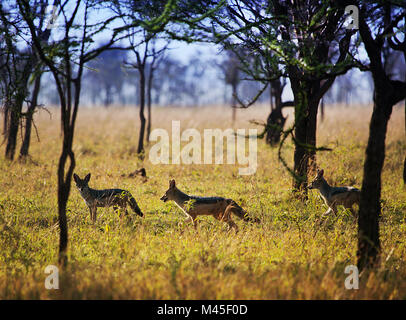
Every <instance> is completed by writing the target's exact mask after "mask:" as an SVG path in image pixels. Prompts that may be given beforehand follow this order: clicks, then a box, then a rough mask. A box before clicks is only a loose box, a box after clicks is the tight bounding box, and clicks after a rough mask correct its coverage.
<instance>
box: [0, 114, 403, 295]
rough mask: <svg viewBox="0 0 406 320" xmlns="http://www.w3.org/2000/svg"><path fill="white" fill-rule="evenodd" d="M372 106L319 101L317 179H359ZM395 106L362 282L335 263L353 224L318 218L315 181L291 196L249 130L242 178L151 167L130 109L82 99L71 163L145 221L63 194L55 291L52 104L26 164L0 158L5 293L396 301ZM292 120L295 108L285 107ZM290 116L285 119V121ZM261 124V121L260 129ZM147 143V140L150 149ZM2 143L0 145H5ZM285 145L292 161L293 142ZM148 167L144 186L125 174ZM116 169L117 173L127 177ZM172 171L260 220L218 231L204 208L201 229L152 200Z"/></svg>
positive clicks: (56, 138)
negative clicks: (48, 284) (253, 154)
mask: <svg viewBox="0 0 406 320" xmlns="http://www.w3.org/2000/svg"><path fill="white" fill-rule="evenodd" d="M371 109H372V108H371V107H367V108H361V107H356V106H352V107H350V108H345V107H336V108H327V111H326V119H325V120H324V121H323V122H319V125H318V144H319V145H325V146H329V147H332V148H333V151H332V152H322V153H320V154H319V155H318V162H319V165H320V167H322V168H324V169H325V175H326V177H327V180H328V181H329V182H330V183H332V184H337V185H354V186H358V187H360V186H361V182H362V174H363V159H364V152H365V146H366V141H367V138H368V126H369V119H370V115H371ZM268 112H269V107H267V106H256V107H251V108H249V109H247V110H238V121H237V123H236V124H235V126H234V127H235V128H256V126H255V125H253V124H250V123H248V120H250V119H256V120H264V119H266V116H267V114H268ZM403 112H404V111H403V108H400V107H396V108H395V109H394V112H393V115H392V118H391V121H390V123H389V129H388V134H387V148H386V160H385V166H384V170H383V183H382V207H383V210H382V211H383V217H382V221H381V224H380V228H381V241H382V259H381V264H380V266H379V268H378V269H377V270H375V271H374V272H370V273H368V274H363V275H362V276H361V278H360V289H359V290H346V289H345V287H344V280H345V278H346V277H347V276H348V275H346V274H345V273H344V268H345V266H347V265H350V264H355V263H356V258H355V255H356V244H357V240H356V239H357V226H356V221H355V220H354V219H353V218H352V217H349V216H348V215H346V212H340V214H339V215H338V216H336V217H332V218H331V219H330V220H328V221H327V223H326V224H325V225H324V226H322V227H319V226H318V221H319V218H320V215H321V214H322V213H323V212H324V211H325V210H326V208H325V207H324V205H323V203H322V201H321V199H320V197H319V196H318V194H317V192H311V193H310V197H309V200H308V202H307V203H301V202H300V201H297V200H296V199H294V198H293V196H292V194H291V192H290V187H291V182H292V178H291V177H290V176H289V174H288V173H287V171H286V170H285V169H284V168H283V166H282V164H281V163H280V162H279V161H278V158H277V149H271V148H269V147H268V146H266V145H265V143H264V141H262V140H259V141H258V169H257V172H256V174H255V175H252V176H239V175H238V167H240V165H238V164H236V165H226V164H225V165H204V164H202V165H152V164H151V163H150V162H149V161H148V156H147V157H146V158H145V160H144V161H141V160H139V159H137V157H136V147H137V141H138V139H137V135H138V128H139V121H138V110H135V109H133V108H119V109H107V110H106V109H101V108H93V109H86V108H82V109H80V111H79V114H78V121H77V127H76V133H75V139H74V151H75V154H76V160H77V166H76V170H75V171H76V172H77V173H78V174H79V175H81V176H83V175H84V174H86V173H88V172H91V173H92V178H91V180H90V186H92V187H94V188H99V189H101V188H112V187H120V188H125V189H128V190H129V191H131V193H132V194H133V195H134V197H135V198H136V200H137V201H138V203H139V205H140V207H141V209H142V210H143V212H144V213H145V219H140V218H138V217H135V216H134V217H132V218H131V219H128V220H126V219H123V220H121V219H120V218H119V217H118V216H116V214H115V213H114V212H113V210H112V209H102V208H101V209H99V210H98V212H99V214H98V220H97V222H96V224H92V223H91V222H90V218H89V214H88V209H87V207H86V205H85V203H84V201H83V200H82V199H81V198H80V195H79V193H78V191H77V190H76V188H75V187H74V186H72V189H71V195H70V199H69V203H68V213H67V216H68V227H69V261H70V263H69V265H68V267H67V268H66V269H65V270H61V272H60V273H61V274H60V276H61V277H60V289H59V290H47V289H45V287H44V280H45V277H46V276H47V275H46V274H45V272H44V269H45V267H46V266H47V265H50V264H57V249H58V226H57V224H56V223H57V194H56V192H57V190H56V168H57V163H58V158H59V154H60V151H61V136H60V127H59V124H60V122H59V112H58V110H57V109H52V110H51V113H52V118H50V117H49V115H48V114H47V113H46V112H40V113H39V114H37V115H36V123H37V126H38V128H39V135H40V138H41V141H40V142H38V141H36V140H35V138H34V139H33V141H32V146H31V150H30V151H31V154H32V160H33V161H32V162H29V163H26V164H23V163H19V162H12V163H10V162H8V161H5V160H4V157H1V159H0V177H1V180H0V190H1V191H0V247H1V251H0V298H1V299H15V298H17V299H20V298H21V299H110V298H112V299H405V298H406V262H405V257H406V255H405V254H406V246H405V236H406V222H405V217H406V194H405V189H404V186H403V182H402V179H401V176H402V169H403V168H402V164H403V159H404V154H405V150H406V144H405V128H404V113H403ZM288 113H289V121H291V120H292V119H293V115H292V112H291V111H289V112H288ZM230 118H231V110H230V109H229V108H225V107H216V106H214V107H207V108H196V109H192V108H190V109H185V108H154V109H153V127H154V128H165V129H170V125H171V120H172V119H174V120H180V121H181V128H182V130H184V129H186V128H197V129H198V130H203V129H204V128H222V129H224V128H229V127H232V123H231V121H230ZM289 121H288V122H289ZM257 128H258V127H257ZM259 130H261V128H259ZM149 147H150V146H148V147H147V155H148V150H149ZM3 149H4V147H3V148H2V150H3ZM283 154H284V156H285V157H286V159H287V160H288V163H289V164H290V165H291V164H292V157H293V146H292V144H291V143H290V142H289V143H287V145H286V146H285V148H284V151H283ZM140 167H145V168H146V171H147V175H148V177H149V179H148V181H147V182H146V183H143V182H142V181H141V179H139V178H128V177H125V175H128V174H129V173H130V172H133V171H134V170H135V169H137V168H140ZM123 176H124V177H123ZM170 178H175V179H176V181H177V184H178V187H179V188H180V189H181V190H183V191H185V192H188V193H191V194H196V195H202V196H203V195H205V196H212V195H219V196H226V197H230V198H233V199H234V200H236V201H237V202H239V203H240V204H241V205H242V206H243V207H244V208H245V209H247V210H248V211H249V212H250V214H251V215H252V216H256V217H259V218H261V220H262V223H261V224H259V225H245V224H244V223H243V222H241V221H238V219H235V220H236V222H237V224H238V225H239V227H240V232H239V233H238V234H236V235H235V234H234V233H232V232H228V231H227V227H226V225H225V224H222V223H220V222H218V221H215V220H214V219H213V218H211V217H203V218H201V223H200V225H199V228H198V230H197V231H195V230H194V229H193V228H192V227H191V226H190V225H185V224H184V223H183V220H184V216H183V214H182V213H181V212H180V210H179V209H178V208H177V207H176V206H175V205H174V204H173V203H163V202H161V201H160V200H159V198H160V196H161V195H162V194H163V193H164V191H165V190H166V189H167V186H168V180H169V179H170Z"/></svg>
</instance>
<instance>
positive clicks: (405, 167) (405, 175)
mask: <svg viewBox="0 0 406 320" xmlns="http://www.w3.org/2000/svg"><path fill="white" fill-rule="evenodd" d="M405 58H406V56H405ZM405 134H406V99H405ZM403 183H404V184H405V185H406V157H405V161H404V162H403Z"/></svg>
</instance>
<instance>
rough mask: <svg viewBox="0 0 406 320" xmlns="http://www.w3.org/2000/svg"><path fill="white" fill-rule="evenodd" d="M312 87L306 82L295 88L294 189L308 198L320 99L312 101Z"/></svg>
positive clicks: (314, 156)
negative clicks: (308, 179)
mask: <svg viewBox="0 0 406 320" xmlns="http://www.w3.org/2000/svg"><path fill="white" fill-rule="evenodd" d="M310 88H311V86H309V84H308V83H305V81H300V82H296V83H295V84H294V85H293V86H292V89H293V94H294V97H295V151H294V156H293V159H294V167H293V170H294V173H295V175H296V177H295V178H294V180H293V189H294V190H296V191H299V192H300V193H302V195H303V197H304V199H306V198H307V175H308V172H309V160H310V166H311V167H312V168H313V167H314V166H315V161H316V151H315V148H316V130H317V110H318V106H319V100H318V99H314V98H313V99H312V96H311V90H310Z"/></svg>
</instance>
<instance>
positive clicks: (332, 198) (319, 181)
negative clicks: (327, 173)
mask: <svg viewBox="0 0 406 320" xmlns="http://www.w3.org/2000/svg"><path fill="white" fill-rule="evenodd" d="M323 174H324V170H317V174H316V177H315V178H314V180H313V181H312V182H311V183H310V184H309V186H308V189H319V190H320V194H321V196H322V198H323V200H324V202H325V204H326V205H327V206H328V210H327V211H326V212H325V213H324V214H323V216H326V215H328V214H330V213H331V212H334V213H337V206H339V205H342V206H344V208H346V209H350V211H351V213H352V214H354V215H355V212H354V210H353V208H352V206H353V205H354V204H358V205H359V201H360V196H361V191H360V190H359V189H357V188H353V187H331V186H330V185H329V184H328V183H327V181H326V180H325V179H324V177H323Z"/></svg>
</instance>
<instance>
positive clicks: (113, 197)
mask: <svg viewBox="0 0 406 320" xmlns="http://www.w3.org/2000/svg"><path fill="white" fill-rule="evenodd" d="M73 178H74V179H75V182H76V187H77V188H78V190H79V192H80V195H81V196H82V198H83V200H85V202H86V204H87V206H88V208H89V211H90V219H91V220H92V221H93V222H96V212H97V207H111V206H113V207H114V209H115V210H116V209H118V207H120V208H123V209H124V210H125V214H126V215H128V211H127V204H129V205H130V207H131V209H132V210H133V211H134V212H135V213H136V214H138V215H139V216H141V217H142V216H143V215H144V214H143V213H142V211H141V209H140V208H139V207H138V204H137V202H136V201H135V199H134V198H133V196H132V195H131V193H130V192H129V191H127V190H122V189H105V190H96V189H92V188H90V187H89V180H90V173H89V174H88V175H87V176H86V177H85V178H84V179H80V178H79V176H78V175H77V174H75V173H74V174H73Z"/></svg>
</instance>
